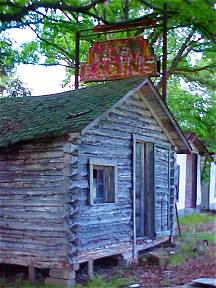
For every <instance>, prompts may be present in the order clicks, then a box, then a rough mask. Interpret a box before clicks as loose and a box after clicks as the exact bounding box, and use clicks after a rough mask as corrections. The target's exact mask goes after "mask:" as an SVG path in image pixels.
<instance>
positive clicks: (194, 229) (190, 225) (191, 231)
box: [170, 214, 216, 266]
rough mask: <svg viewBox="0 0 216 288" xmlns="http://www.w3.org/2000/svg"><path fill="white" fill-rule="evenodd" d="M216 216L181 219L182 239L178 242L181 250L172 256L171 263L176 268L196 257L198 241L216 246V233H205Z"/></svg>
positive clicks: (192, 216) (194, 216) (205, 215)
mask: <svg viewBox="0 0 216 288" xmlns="http://www.w3.org/2000/svg"><path fill="white" fill-rule="evenodd" d="M215 219H216V218H215V216H214V215H210V214H190V215H185V216H181V217H179V222H180V226H181V230H182V237H181V238H179V239H178V240H177V241H176V242H177V245H178V246H179V249H178V250H177V252H176V253H175V254H173V255H172V256H171V259H170V263H171V264H172V265H174V266H179V265H181V264H183V263H184V262H185V261H186V260H187V259H189V258H191V257H195V256H196V255H197V254H196V252H194V248H195V247H196V243H197V241H200V240H207V241H208V242H209V243H214V244H216V236H215V232H214V231H205V225H206V224H211V223H214V222H215Z"/></svg>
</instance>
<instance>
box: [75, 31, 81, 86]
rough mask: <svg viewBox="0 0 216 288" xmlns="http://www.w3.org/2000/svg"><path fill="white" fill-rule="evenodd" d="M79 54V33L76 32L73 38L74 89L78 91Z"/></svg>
mask: <svg viewBox="0 0 216 288" xmlns="http://www.w3.org/2000/svg"><path fill="white" fill-rule="evenodd" d="M79 53H80V32H79V31H77V32H76V36H75V89H79V65H80V61H79V56H80V55H79Z"/></svg>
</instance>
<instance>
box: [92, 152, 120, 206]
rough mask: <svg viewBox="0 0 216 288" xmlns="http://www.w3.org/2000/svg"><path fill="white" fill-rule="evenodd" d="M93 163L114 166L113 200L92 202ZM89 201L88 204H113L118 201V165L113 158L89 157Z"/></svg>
mask: <svg viewBox="0 0 216 288" xmlns="http://www.w3.org/2000/svg"><path fill="white" fill-rule="evenodd" d="M94 165H99V166H100V165H102V166H111V167H114V193H115V202H111V203H106V202H104V203H94V199H93V166H94ZM89 187H90V193H89V203H90V205H100V206H101V205H110V204H111V205H113V204H116V203H117V202H118V165H117V161H115V160H107V159H100V158H90V159H89Z"/></svg>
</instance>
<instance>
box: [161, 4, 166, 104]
mask: <svg viewBox="0 0 216 288" xmlns="http://www.w3.org/2000/svg"><path fill="white" fill-rule="evenodd" d="M162 58H163V60H162V61H163V63H162V98H163V101H164V102H166V96H167V3H166V2H165V3H164V11H163V57H162Z"/></svg>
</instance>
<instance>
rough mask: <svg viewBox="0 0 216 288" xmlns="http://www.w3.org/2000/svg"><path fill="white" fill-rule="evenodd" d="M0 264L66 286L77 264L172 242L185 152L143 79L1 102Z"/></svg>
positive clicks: (131, 256) (129, 257)
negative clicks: (41, 273)
mask: <svg viewBox="0 0 216 288" xmlns="http://www.w3.org/2000/svg"><path fill="white" fill-rule="evenodd" d="M0 118H1V119H0V204H1V216H0V217H1V219H0V221H1V225H0V236H1V237H0V247H1V251H0V263H3V264H4V263H5V264H15V265H23V266H27V267H28V268H29V273H30V275H32V277H33V276H34V271H35V268H40V269H49V277H48V278H47V279H46V282H47V283H55V284H62V285H66V286H67V285H72V284H73V283H74V280H75V272H76V271H77V269H78V268H79V265H80V264H81V263H88V268H89V269H88V270H89V274H91V273H92V269H93V261H94V260H95V259H99V258H103V257H108V256H112V255H119V257H120V258H122V259H123V260H124V261H125V262H127V263H130V262H132V261H136V259H137V257H138V253H139V251H142V250H144V249H146V248H149V247H153V246H154V245H157V244H158V243H161V242H162V241H165V240H167V239H169V237H172V235H173V233H174V231H173V229H174V225H175V213H174V203H175V181H174V177H175V167H176V164H175V163H176V160H175V159H176V153H190V151H191V147H190V145H189V143H188V141H187V139H186V138H185V136H184V134H183V133H182V131H181V130H180V128H179V126H178V125H177V123H176V121H175V119H174V117H173V116H172V114H171V112H170V111H169V109H168V108H167V106H166V104H165V103H164V102H163V101H162V98H161V96H160V94H159V92H158V91H157V90H156V88H155V87H154V85H153V83H152V82H151V80H150V79H148V78H145V79H144V78H143V77H133V78H130V79H125V80H118V81H110V82H107V83H105V84H99V85H94V86H90V87H86V88H81V89H78V90H74V91H68V92H62V93H58V94H53V95H46V96H34V97H32V96H28V97H27V96H26V97H22V98H15V99H12V98H3V99H1V100H0Z"/></svg>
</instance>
